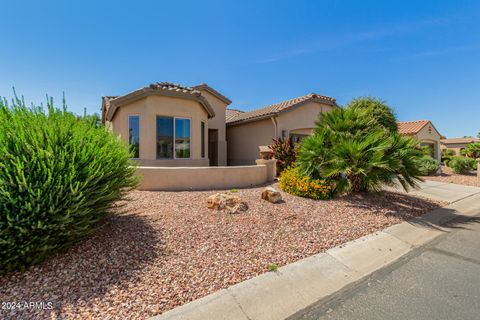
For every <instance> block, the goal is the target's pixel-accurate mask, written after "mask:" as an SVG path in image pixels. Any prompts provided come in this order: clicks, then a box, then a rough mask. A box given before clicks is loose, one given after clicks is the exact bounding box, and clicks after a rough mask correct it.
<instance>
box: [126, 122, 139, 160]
mask: <svg viewBox="0 0 480 320" xmlns="http://www.w3.org/2000/svg"><path fill="white" fill-rule="evenodd" d="M128 143H129V144H130V150H132V151H133V157H134V158H139V157H140V117H139V116H129V117H128Z"/></svg>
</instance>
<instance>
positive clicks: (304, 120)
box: [277, 102, 333, 137]
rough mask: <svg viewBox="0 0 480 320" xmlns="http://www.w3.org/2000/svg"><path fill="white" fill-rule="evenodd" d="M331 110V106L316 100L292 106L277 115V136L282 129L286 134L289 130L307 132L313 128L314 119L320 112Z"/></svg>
mask: <svg viewBox="0 0 480 320" xmlns="http://www.w3.org/2000/svg"><path fill="white" fill-rule="evenodd" d="M331 110H333V107H332V106H330V105H326V104H321V103H318V102H309V103H305V104H302V105H300V106H297V107H293V108H291V109H289V110H286V111H284V112H282V113H281V114H279V115H278V117H277V136H279V137H280V136H281V134H282V130H284V131H285V132H286V135H287V136H288V135H289V134H290V132H292V131H295V133H307V132H309V131H310V132H311V130H313V128H315V121H316V120H317V119H318V115H319V114H320V113H322V112H328V111H331Z"/></svg>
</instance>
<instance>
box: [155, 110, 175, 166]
mask: <svg viewBox="0 0 480 320" xmlns="http://www.w3.org/2000/svg"><path fill="white" fill-rule="evenodd" d="M172 158H173V118H170V117H157V159H172Z"/></svg>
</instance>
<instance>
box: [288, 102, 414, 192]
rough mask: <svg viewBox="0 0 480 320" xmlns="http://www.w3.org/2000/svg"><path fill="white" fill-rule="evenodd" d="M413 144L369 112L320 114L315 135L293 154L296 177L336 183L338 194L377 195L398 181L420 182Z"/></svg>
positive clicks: (407, 184) (354, 109) (354, 110)
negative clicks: (388, 128)
mask: <svg viewBox="0 0 480 320" xmlns="http://www.w3.org/2000/svg"><path fill="white" fill-rule="evenodd" d="M417 145H418V141H415V140H414V139H412V138H408V137H403V136H400V135H399V134H398V133H396V132H392V131H388V130H385V126H384V125H383V124H381V123H379V122H378V121H377V120H376V119H375V117H373V116H372V114H371V109H369V108H357V107H347V108H345V109H335V110H333V111H331V112H329V113H326V114H322V115H321V116H320V118H319V120H318V121H317V122H316V128H315V130H314V135H313V136H310V137H308V138H306V139H304V140H303V141H302V144H301V146H300V148H299V150H298V152H297V162H296V165H297V166H298V168H299V170H300V173H301V174H303V175H308V176H310V177H312V178H314V179H333V180H336V188H337V190H338V191H339V192H358V191H372V192H377V191H380V190H381V188H382V186H383V185H393V184H394V183H395V182H396V181H399V182H400V183H401V184H402V186H403V187H404V188H405V189H408V188H409V187H412V186H416V184H417V182H418V181H421V178H420V176H421V172H420V170H419V168H418V160H419V158H420V157H422V153H421V152H420V151H419V150H418V149H417V148H416V146H417Z"/></svg>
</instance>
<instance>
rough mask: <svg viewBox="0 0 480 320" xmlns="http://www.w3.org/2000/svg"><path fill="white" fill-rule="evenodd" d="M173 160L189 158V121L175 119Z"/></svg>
mask: <svg viewBox="0 0 480 320" xmlns="http://www.w3.org/2000/svg"><path fill="white" fill-rule="evenodd" d="M175 158H190V119H182V118H175Z"/></svg>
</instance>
